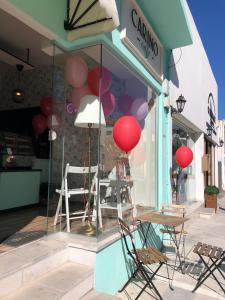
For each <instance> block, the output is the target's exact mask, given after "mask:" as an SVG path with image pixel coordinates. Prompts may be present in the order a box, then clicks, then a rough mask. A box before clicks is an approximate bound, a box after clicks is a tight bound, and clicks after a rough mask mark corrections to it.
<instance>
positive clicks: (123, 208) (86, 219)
mask: <svg viewBox="0 0 225 300" xmlns="http://www.w3.org/2000/svg"><path fill="white" fill-rule="evenodd" d="M54 61H55V66H54V72H53V74H54V77H53V102H54V105H53V106H54V109H53V114H54V115H55V116H57V117H56V119H59V120H60V122H59V124H60V125H59V126H58V128H56V129H55V130H56V133H57V139H56V140H54V142H52V168H51V175H52V176H51V188H52V190H53V193H52V194H51V195H52V197H51V198H50V199H49V216H50V217H49V223H50V224H52V223H54V224H53V227H52V228H54V230H62V231H70V232H74V233H80V234H85V235H92V236H97V235H99V234H101V233H103V232H106V231H111V230H113V229H114V228H115V229H116V228H117V218H118V217H120V218H125V219H128V220H129V221H132V219H133V218H136V216H137V215H138V214H139V213H143V211H145V210H152V209H154V208H155V207H156V205H157V203H156V105H157V95H156V93H155V92H154V90H153V89H152V88H150V87H149V86H148V85H147V84H146V83H145V82H143V81H142V80H140V79H139V78H138V77H137V76H136V75H135V74H134V72H133V71H132V70H130V69H129V68H128V67H126V66H125V65H124V64H123V63H122V62H120V61H119V60H118V59H117V58H116V57H115V56H114V55H113V54H112V53H111V52H110V51H109V50H108V49H107V48H106V47H105V46H103V45H96V46H92V47H88V48H85V49H81V50H79V51H76V52H74V53H61V54H59V55H57V56H56V57H55V59H54ZM68 164H69V166H70V168H71V169H72V170H78V168H81V170H82V168H83V172H70V173H68V174H67V176H65V170H66V165H68ZM95 166H97V167H98V168H97V172H91V170H92V169H93V168H94V167H95ZM77 189H79V193H71V190H77ZM56 190H57V192H58V193H56V192H55V191H56ZM68 191H70V192H68ZM79 211H80V218H79V217H78V216H79V215H78V213H79ZM55 215H56V217H55V218H54V216H55ZM51 222H52V223H51ZM49 227H50V226H49ZM116 230H117V229H116Z"/></svg>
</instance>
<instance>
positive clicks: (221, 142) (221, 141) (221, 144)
mask: <svg viewBox="0 0 225 300" xmlns="http://www.w3.org/2000/svg"><path fill="white" fill-rule="evenodd" d="M219 143H220V145H219V146H218V147H223V144H224V141H223V140H222V139H220V142H219Z"/></svg>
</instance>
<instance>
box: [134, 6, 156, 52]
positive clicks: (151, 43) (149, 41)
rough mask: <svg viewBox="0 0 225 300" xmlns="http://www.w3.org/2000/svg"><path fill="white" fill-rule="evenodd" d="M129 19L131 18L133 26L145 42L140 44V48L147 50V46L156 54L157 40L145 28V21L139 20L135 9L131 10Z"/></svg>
mask: <svg viewBox="0 0 225 300" xmlns="http://www.w3.org/2000/svg"><path fill="white" fill-rule="evenodd" d="M131 19H132V23H133V26H134V27H135V28H136V29H137V32H139V33H140V35H141V37H142V39H143V40H144V41H145V42H146V45H143V44H142V48H144V50H145V51H146V52H147V51H148V48H149V49H151V51H152V52H153V53H154V55H155V56H158V54H159V49H158V45H157V42H156V41H155V40H154V38H153V36H152V35H151V32H150V31H149V30H147V28H146V25H145V23H144V22H143V21H142V20H141V17H139V16H138V13H137V11H136V9H132V10H131ZM137 39H138V38H137ZM146 46H147V47H146ZM148 52H149V51H148ZM149 54H150V53H149Z"/></svg>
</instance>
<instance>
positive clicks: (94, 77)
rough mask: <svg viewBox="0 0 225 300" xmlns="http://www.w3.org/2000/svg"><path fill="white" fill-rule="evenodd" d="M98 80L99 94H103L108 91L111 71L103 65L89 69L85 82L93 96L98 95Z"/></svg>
mask: <svg viewBox="0 0 225 300" xmlns="http://www.w3.org/2000/svg"><path fill="white" fill-rule="evenodd" d="M101 78H102V80H101ZM100 80H101V94H104V93H106V92H107V91H108V89H109V88H110V85H111V83H112V76H111V73H110V72H109V71H108V70H107V69H106V68H104V67H102V68H101V67H96V68H94V69H92V70H90V71H89V73H88V78H87V82H88V86H89V88H90V90H91V91H92V93H93V94H94V95H95V96H99V86H100Z"/></svg>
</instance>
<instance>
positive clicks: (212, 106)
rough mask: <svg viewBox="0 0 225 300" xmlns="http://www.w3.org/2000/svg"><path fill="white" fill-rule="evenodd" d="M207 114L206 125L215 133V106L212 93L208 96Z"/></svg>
mask: <svg viewBox="0 0 225 300" xmlns="http://www.w3.org/2000/svg"><path fill="white" fill-rule="evenodd" d="M208 116H209V123H208V122H206V127H207V128H212V130H213V133H214V134H215V135H216V130H215V125H216V108H215V102H214V98H213V94H212V93H209V97H208Z"/></svg>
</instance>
